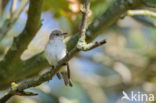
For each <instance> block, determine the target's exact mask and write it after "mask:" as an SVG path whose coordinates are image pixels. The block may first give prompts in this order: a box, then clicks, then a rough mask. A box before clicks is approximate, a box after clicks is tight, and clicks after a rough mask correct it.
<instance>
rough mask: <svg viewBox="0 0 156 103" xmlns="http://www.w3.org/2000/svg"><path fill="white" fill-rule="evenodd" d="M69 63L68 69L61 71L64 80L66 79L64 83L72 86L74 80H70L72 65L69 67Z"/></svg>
mask: <svg viewBox="0 0 156 103" xmlns="http://www.w3.org/2000/svg"><path fill="white" fill-rule="evenodd" d="M66 65H67V71H63V72H61V74H62V77H63V80H64V84H65V85H66V86H68V85H69V86H70V87H72V82H71V80H70V67H69V63H67V64H66Z"/></svg>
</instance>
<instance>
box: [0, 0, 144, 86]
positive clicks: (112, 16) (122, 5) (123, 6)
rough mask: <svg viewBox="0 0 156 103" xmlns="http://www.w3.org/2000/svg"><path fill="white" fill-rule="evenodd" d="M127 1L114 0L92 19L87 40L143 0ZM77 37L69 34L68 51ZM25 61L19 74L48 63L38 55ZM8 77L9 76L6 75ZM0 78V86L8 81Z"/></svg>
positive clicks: (75, 42)
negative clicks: (98, 15) (104, 10)
mask: <svg viewBox="0 0 156 103" xmlns="http://www.w3.org/2000/svg"><path fill="white" fill-rule="evenodd" d="M129 1H130V0H128V1H127V0H116V1H114V2H113V4H112V5H111V6H110V7H109V8H108V9H107V10H106V12H104V13H103V14H102V16H100V17H98V18H96V19H94V20H93V22H92V23H91V24H90V25H89V27H88V29H87V31H86V32H87V33H86V34H87V36H86V40H87V42H90V41H92V40H94V39H95V38H96V37H97V36H98V35H100V33H102V32H104V31H105V30H106V29H108V28H109V27H110V26H111V25H112V24H113V23H115V22H116V21H117V20H118V19H120V16H121V15H122V14H123V13H125V12H126V11H127V10H128V9H133V8H135V7H138V6H140V5H142V1H143V0H131V1H132V2H129ZM95 24H97V25H95ZM78 39H79V35H78V34H76V35H73V36H71V38H70V39H69V41H68V42H67V49H68V51H71V50H72V49H73V48H74V47H75V46H76V44H77V41H78ZM76 53H78V52H76ZM76 53H74V54H76ZM31 61H33V63H31ZM24 63H25V62H23V64H24ZM27 63H28V64H27ZM27 63H26V64H27V65H24V66H21V67H20V68H19V69H20V71H19V73H18V74H20V72H22V74H25V73H26V74H27V75H25V76H24V77H27V76H31V75H32V73H34V74H35V71H36V72H39V71H41V70H42V68H45V67H47V66H48V63H47V61H46V60H45V58H43V57H39V56H35V57H33V59H30V60H27ZM29 65H30V66H29ZM33 67H34V68H33ZM33 69H34V71H33ZM3 70H4V69H3ZM0 71H1V72H3V71H2V69H0ZM29 71H33V72H31V73H30V75H29ZM4 74H6V72H3V74H1V75H4ZM22 74H20V76H18V77H21V75H22ZM1 75H0V76H1ZM7 77H8V76H7ZM24 77H22V78H24ZM8 78H10V77H8ZM8 78H2V80H7V79H8ZM0 79H1V78H0ZM16 79H17V78H16ZM16 79H15V78H14V79H12V78H11V79H10V81H13V80H16ZM2 80H1V81H0V82H1V83H0V84H1V85H0V86H2V85H3V84H5V83H6V84H7V83H9V82H5V83H4V82H3V81H2ZM8 85H9V84H8ZM5 87H7V86H5Z"/></svg>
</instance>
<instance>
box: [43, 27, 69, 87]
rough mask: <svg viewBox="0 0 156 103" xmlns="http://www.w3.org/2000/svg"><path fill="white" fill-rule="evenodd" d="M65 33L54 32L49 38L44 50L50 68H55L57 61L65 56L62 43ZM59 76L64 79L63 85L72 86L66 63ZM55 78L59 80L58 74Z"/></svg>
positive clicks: (64, 48) (64, 47)
mask: <svg viewBox="0 0 156 103" xmlns="http://www.w3.org/2000/svg"><path fill="white" fill-rule="evenodd" d="M65 34H67V33H62V32H61V31H60V30H54V31H52V33H51V34H50V36H49V41H48V44H47V46H46V48H45V54H46V58H47V60H48V62H49V64H50V65H51V66H55V65H56V64H57V62H58V61H59V60H61V59H62V58H64V57H65V56H66V54H67V52H66V45H65V43H64V42H63V39H64V35H65ZM60 72H61V75H62V77H63V79H64V83H65V85H66V86H67V85H69V86H72V83H71V81H70V76H69V75H70V70H69V65H68V63H67V64H65V65H64V66H63V67H62V68H61V70H60ZM57 77H58V78H59V79H61V78H60V74H59V73H57Z"/></svg>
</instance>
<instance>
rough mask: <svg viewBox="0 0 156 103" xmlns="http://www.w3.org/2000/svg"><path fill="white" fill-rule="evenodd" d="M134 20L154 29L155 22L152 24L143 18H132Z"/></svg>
mask: <svg viewBox="0 0 156 103" xmlns="http://www.w3.org/2000/svg"><path fill="white" fill-rule="evenodd" d="M133 18H134V19H135V20H137V21H138V22H140V23H142V24H144V25H145V26H150V27H153V28H155V27H156V22H153V21H151V20H149V19H147V18H145V17H142V16H134V17H133Z"/></svg>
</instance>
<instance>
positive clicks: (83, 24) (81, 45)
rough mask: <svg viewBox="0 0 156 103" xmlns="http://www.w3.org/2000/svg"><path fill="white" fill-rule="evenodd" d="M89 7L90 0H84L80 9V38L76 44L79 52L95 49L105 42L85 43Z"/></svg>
mask: <svg viewBox="0 0 156 103" xmlns="http://www.w3.org/2000/svg"><path fill="white" fill-rule="evenodd" d="M89 6H90V0H85V4H84V8H83V9H82V13H83V15H82V21H81V27H80V33H79V35H80V37H79V40H78V43H77V48H78V49H79V50H81V51H88V50H91V49H93V48H96V47H98V46H100V45H103V44H104V43H106V41H105V40H102V41H101V42H95V43H89V44H87V43H86V34H85V33H86V29H87V19H88V13H89Z"/></svg>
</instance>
